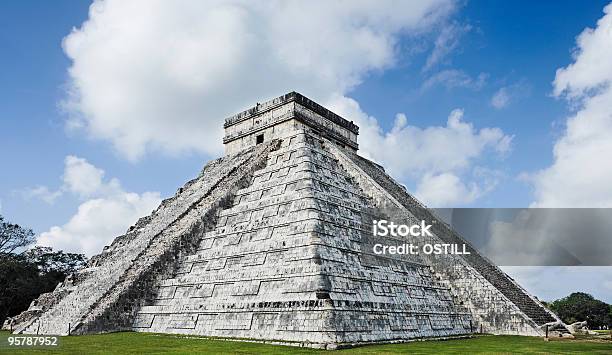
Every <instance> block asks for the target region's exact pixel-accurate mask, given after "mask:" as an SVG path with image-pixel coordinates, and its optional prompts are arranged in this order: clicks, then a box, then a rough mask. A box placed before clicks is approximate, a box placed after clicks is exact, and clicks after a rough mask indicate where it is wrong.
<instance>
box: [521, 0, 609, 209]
mask: <svg viewBox="0 0 612 355" xmlns="http://www.w3.org/2000/svg"><path fill="white" fill-rule="evenodd" d="M604 11H605V15H604V16H603V17H602V18H601V19H600V20H599V21H598V22H597V27H596V28H595V29H590V28H587V29H585V30H584V31H583V32H582V33H581V34H580V36H579V37H578V39H577V48H576V50H575V53H574V62H573V63H572V64H570V65H569V66H567V67H565V68H561V69H559V70H557V75H556V77H555V81H554V83H553V84H554V94H555V95H556V96H558V97H561V96H563V97H566V98H567V99H568V100H570V103H571V105H572V107H575V108H577V111H576V112H575V114H574V115H573V116H572V117H569V118H568V119H567V127H566V130H565V133H564V134H563V136H561V137H560V138H559V139H558V140H557V142H556V143H555V146H554V150H553V154H554V162H553V164H552V165H551V166H549V167H547V168H546V169H543V170H541V171H539V172H538V173H536V174H534V175H532V176H531V177H530V180H531V182H532V183H533V185H534V187H535V201H534V203H533V206H536V207H612V189H611V188H610V181H612V164H610V157H611V156H612V139H610V137H612V105H611V104H610V103H611V102H612V85H611V83H612V4H610V5H608V6H606V8H605V9H604Z"/></svg>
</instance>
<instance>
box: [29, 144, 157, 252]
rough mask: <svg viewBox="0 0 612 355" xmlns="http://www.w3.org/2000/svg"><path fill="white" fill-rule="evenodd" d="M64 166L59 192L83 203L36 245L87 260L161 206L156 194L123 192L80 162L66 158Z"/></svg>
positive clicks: (90, 165)
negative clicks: (70, 194)
mask: <svg viewBox="0 0 612 355" xmlns="http://www.w3.org/2000/svg"><path fill="white" fill-rule="evenodd" d="M64 163H65V167H64V175H63V180H64V186H63V188H62V190H61V191H63V192H70V193H72V194H75V195H78V196H79V197H81V198H82V199H83V200H84V201H83V202H82V203H81V204H80V205H79V207H78V209H77V212H76V214H75V215H74V216H72V217H71V218H70V220H69V221H68V222H67V223H65V224H64V225H62V226H53V227H51V228H50V229H49V230H48V231H47V232H44V233H41V234H40V236H39V237H38V239H37V244H38V245H45V246H51V247H53V248H54V249H57V250H64V251H70V252H77V253H85V254H86V255H88V256H91V255H93V254H97V253H99V252H100V251H101V250H102V248H103V247H104V246H105V245H107V244H109V243H110V242H111V241H112V240H113V239H114V238H115V237H117V236H118V235H121V234H122V233H124V232H125V230H126V229H127V228H128V227H129V226H130V225H132V224H134V223H135V222H136V221H137V220H138V218H140V217H142V216H145V215H148V214H149V213H151V211H152V210H154V209H155V208H156V207H157V206H158V205H159V203H160V202H161V198H160V195H159V193H158V192H144V193H142V194H137V193H134V192H126V191H124V190H123V188H122V187H121V184H120V182H119V180H117V179H110V180H109V181H105V180H104V171H103V170H102V169H99V168H97V167H95V166H94V165H92V164H90V163H89V162H87V160H85V159H83V158H79V157H76V156H67V157H66V159H65V161H64Z"/></svg>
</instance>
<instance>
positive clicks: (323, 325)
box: [12, 92, 560, 349]
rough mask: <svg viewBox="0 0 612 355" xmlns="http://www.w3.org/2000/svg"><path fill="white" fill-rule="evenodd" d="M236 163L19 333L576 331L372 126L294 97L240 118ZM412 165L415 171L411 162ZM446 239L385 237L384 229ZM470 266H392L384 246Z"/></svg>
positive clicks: (19, 324)
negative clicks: (384, 161) (437, 250)
mask: <svg viewBox="0 0 612 355" xmlns="http://www.w3.org/2000/svg"><path fill="white" fill-rule="evenodd" d="M224 128H225V137H224V138H223V143H224V145H225V155H224V156H223V157H222V158H219V159H217V160H214V161H211V162H209V163H208V164H207V165H206V166H205V167H204V169H203V170H202V171H201V173H200V174H199V176H198V177H197V178H195V179H193V180H191V181H189V182H187V183H186V184H185V185H184V186H183V187H181V188H179V189H178V191H177V193H176V194H175V195H174V196H173V197H171V198H168V199H166V200H164V201H163V202H162V203H161V205H160V206H159V207H158V208H157V209H156V210H155V211H153V213H152V214H151V215H150V216H147V217H144V218H141V219H140V220H139V221H138V222H137V223H136V224H135V225H134V226H132V227H130V229H129V230H128V231H127V232H126V234H124V235H122V236H119V237H117V238H116V239H115V240H114V241H113V243H112V244H111V245H110V246H108V247H106V248H105V249H104V250H103V252H102V253H101V254H99V255H97V256H95V257H93V258H92V259H91V260H90V261H89V263H88V265H87V266H86V268H84V269H82V270H80V271H79V272H77V273H76V274H74V275H72V276H71V277H69V278H68V279H67V280H66V281H65V282H64V283H62V284H60V285H58V287H57V288H56V289H55V290H54V291H53V292H51V293H48V294H44V295H42V296H41V297H39V298H38V299H37V300H35V301H34V302H33V303H32V305H31V306H30V309H28V310H27V311H25V312H24V313H22V314H21V315H19V316H18V317H16V318H14V319H13V320H12V322H13V329H14V331H15V333H26V334H63V335H66V334H88V333H101V332H112V331H123V330H130V331H136V332H157V333H175V334H193V335H203V336H213V337H222V338H239V339H250V340H260V341H267V340H273V341H279V342H284V343H287V344H293V345H300V346H312V347H322V348H328V349H332V348H336V347H338V346H348V345H354V344H364V343H372V342H393V341H404V340H410V339H416V338H429V337H453V336H462V335H466V334H470V333H472V332H475V331H481V330H482V331H484V332H488V333H494V334H521V335H532V336H540V335H544V326H545V325H546V324H552V323H557V324H559V323H560V320H559V319H558V318H557V317H556V316H555V315H554V314H553V313H551V312H550V311H548V310H547V309H546V308H545V307H544V306H543V305H542V304H541V303H540V302H539V301H538V300H537V299H536V298H534V297H533V296H531V295H530V294H528V293H527V292H526V291H525V290H524V289H523V288H522V287H521V286H519V285H518V284H517V283H516V282H515V281H514V280H513V279H512V278H510V277H509V276H508V275H506V274H505V273H504V272H503V271H501V270H500V269H499V268H498V267H496V266H495V265H494V264H493V263H491V262H490V261H489V260H487V259H486V258H485V257H484V256H482V255H481V254H480V253H478V251H477V250H475V249H474V248H472V247H471V246H470V245H469V243H467V242H466V241H465V240H464V239H463V238H462V237H461V236H459V235H458V234H457V233H455V232H454V231H453V230H452V229H451V228H450V227H449V226H448V225H447V224H446V223H444V222H443V221H442V220H441V219H440V218H438V217H437V216H436V215H435V214H434V213H433V212H432V211H431V210H429V209H428V208H427V207H425V206H424V205H423V204H421V203H420V202H419V201H418V200H416V199H415V198H414V197H413V196H412V195H411V194H409V193H408V192H407V191H406V189H405V188H404V187H403V186H402V185H401V184H399V183H397V182H396V181H395V180H393V178H391V177H390V176H389V175H388V174H386V173H385V170H384V168H383V167H382V166H380V165H378V164H376V163H374V162H372V161H370V160H368V159H365V158H363V157H361V156H359V155H358V154H357V151H358V144H357V136H358V134H359V128H358V127H357V126H356V125H355V124H354V123H353V122H350V121H348V120H346V119H344V118H342V117H340V116H338V115H336V114H334V113H333V112H331V111H329V110H328V109H326V108H324V107H322V106H321V105H319V104H317V103H315V102H313V101H312V100H310V99H308V98H306V97H304V96H302V95H300V94H298V93H296V92H291V93H289V94H286V95H284V96H281V97H278V98H275V99H273V100H270V101H268V102H265V103H262V104H257V105H256V106H255V107H253V108H251V109H249V110H246V111H244V112H241V113H239V114H236V115H234V116H232V117H229V118H227V119H226V120H225V124H224ZM406 159H410V158H409V157H407V158H406ZM380 219H388V220H393V221H402V222H403V223H406V224H418V223H419V222H421V221H425V222H426V223H427V224H431V225H432V227H431V232H432V234H433V235H432V236H427V237H379V236H374V235H373V234H372V222H373V221H374V220H380ZM425 242H427V243H452V244H458V245H459V244H463V245H465V246H466V248H467V251H468V252H469V253H470V254H442V255H424V254H423V255H379V254H376V253H374V252H373V248H372V246H373V245H374V244H376V243H382V244H389V245H399V244H401V243H416V244H418V243H425Z"/></svg>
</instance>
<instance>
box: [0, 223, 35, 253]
mask: <svg viewBox="0 0 612 355" xmlns="http://www.w3.org/2000/svg"><path fill="white" fill-rule="evenodd" d="M34 239H35V238H34V232H33V231H32V230H31V229H29V228H23V227H21V226H19V225H18V224H13V223H9V222H5V221H4V217H2V215H0V254H10V253H13V252H15V251H16V250H18V249H19V248H25V247H27V246H28V245H30V244H32V243H33V242H34Z"/></svg>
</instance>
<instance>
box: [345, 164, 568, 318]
mask: <svg viewBox="0 0 612 355" xmlns="http://www.w3.org/2000/svg"><path fill="white" fill-rule="evenodd" d="M347 155H349V156H350V158H351V159H352V160H353V161H354V162H355V163H356V164H357V165H358V166H359V167H360V168H361V169H362V170H363V171H364V172H366V173H367V174H368V175H370V176H371V177H372V178H373V179H374V180H375V181H376V182H377V183H378V184H380V185H381V186H382V187H383V188H384V189H386V190H387V191H388V192H389V193H390V194H391V195H392V196H393V197H394V198H395V199H396V200H397V201H399V202H400V203H401V204H402V205H403V206H404V207H405V208H407V209H408V210H409V211H410V212H411V213H412V214H413V215H414V216H415V217H416V218H417V219H419V220H425V221H427V222H428V223H431V224H432V231H433V232H434V234H435V235H437V236H438V237H439V238H440V239H442V240H443V241H444V242H445V243H451V244H465V245H466V250H467V251H469V252H470V253H471V254H469V255H464V256H463V257H464V259H465V260H466V261H467V262H468V264H469V265H470V266H472V267H473V268H474V269H475V270H476V271H478V272H479V273H480V275H482V276H483V277H484V278H485V279H486V280H487V281H488V282H490V283H491V284H492V285H493V286H495V288H497V289H498V290H499V291H500V292H501V293H502V294H503V295H504V296H506V297H507V298H508V299H509V300H510V301H512V302H513V303H514V304H515V305H516V306H517V307H518V308H519V309H520V310H521V311H522V312H524V313H525V314H526V315H527V316H528V317H529V318H530V319H532V320H533V321H534V322H535V323H536V324H538V325H543V324H546V323H549V322H555V321H557V319H556V318H555V317H554V316H553V315H552V314H551V312H550V311H548V310H547V309H545V308H544V306H542V305H541V304H540V303H539V302H538V301H537V300H535V299H534V298H532V297H531V296H530V295H528V293H527V292H526V291H525V290H524V289H523V288H522V287H520V286H519V285H518V284H517V283H516V282H514V280H512V279H511V278H510V277H509V276H508V275H506V274H505V273H504V272H503V271H501V270H500V269H499V268H498V267H496V266H495V265H494V264H493V263H492V262H491V261H489V260H488V259H486V258H485V257H483V256H482V255H480V253H478V251H477V250H476V249H474V248H473V247H472V246H471V245H470V244H469V243H468V242H466V241H465V240H464V239H463V238H461V237H460V236H459V235H458V234H457V233H456V232H455V231H453V230H452V229H451V228H450V227H449V226H448V225H447V224H446V223H444V222H443V221H442V219H440V218H438V217H437V216H435V215H434V214H433V213H432V212H431V210H429V209H428V208H427V207H425V206H424V205H423V204H422V203H421V202H419V201H418V200H417V199H415V198H414V197H413V196H411V195H410V194H408V193H407V191H406V189H405V188H404V187H403V186H401V185H399V184H398V183H396V182H395V181H394V180H393V179H392V178H391V177H390V176H389V175H387V174H386V173H385V172H384V170H383V169H382V168H381V167H380V166H379V165H377V164H375V163H373V162H371V161H369V160H367V159H365V158H362V157H360V156H358V155H356V154H351V153H347Z"/></svg>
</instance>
